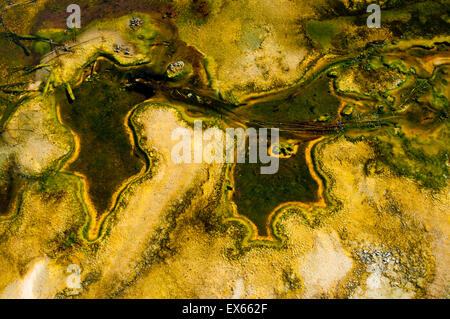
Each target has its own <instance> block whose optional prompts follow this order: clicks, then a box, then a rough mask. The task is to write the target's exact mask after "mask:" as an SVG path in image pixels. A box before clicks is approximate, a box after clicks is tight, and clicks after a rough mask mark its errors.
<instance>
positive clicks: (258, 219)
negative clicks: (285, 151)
mask: <svg viewBox="0 0 450 319" xmlns="http://www.w3.org/2000/svg"><path fill="white" fill-rule="evenodd" d="M305 148H306V144H301V145H299V149H298V151H297V153H296V154H295V155H292V156H291V157H290V158H280V162H279V165H280V166H279V170H278V172H277V173H276V174H274V175H261V174H260V164H251V163H243V164H236V166H235V168H234V181H235V190H234V196H233V200H234V202H235V203H236V205H237V207H238V212H239V214H241V215H243V216H246V217H248V218H249V219H250V220H251V221H252V222H253V223H254V224H255V225H256V227H257V229H258V234H259V235H262V236H266V235H268V234H267V226H268V225H267V223H268V217H269V215H270V214H271V213H272V211H273V210H274V209H275V208H276V207H277V206H279V205H280V204H283V203H286V202H304V203H309V202H315V201H317V200H318V196H317V190H318V185H317V183H316V181H315V180H314V179H313V178H312V176H311V174H310V172H309V168H308V166H307V163H306V157H305ZM255 199H257V200H255Z"/></svg>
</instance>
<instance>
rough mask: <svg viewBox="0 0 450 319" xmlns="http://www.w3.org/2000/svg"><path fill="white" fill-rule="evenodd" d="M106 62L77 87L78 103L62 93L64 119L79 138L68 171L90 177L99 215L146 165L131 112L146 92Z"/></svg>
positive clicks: (61, 105) (61, 102)
mask: <svg viewBox="0 0 450 319" xmlns="http://www.w3.org/2000/svg"><path fill="white" fill-rule="evenodd" d="M101 64H102V65H101V66H100V70H98V74H94V75H93V76H91V78H90V79H89V80H88V81H84V83H83V84H81V85H80V86H78V87H75V88H74V89H73V94H74V96H75V98H76V99H75V100H74V101H73V102H71V100H70V99H68V98H67V96H65V92H64V91H62V90H61V91H60V92H59V103H60V112H61V117H62V121H63V122H64V123H65V124H66V125H68V126H69V127H70V129H71V130H72V131H73V132H74V133H75V134H76V135H77V136H78V138H79V148H80V149H79V154H78V156H77V155H75V156H77V157H76V158H75V160H73V161H72V162H71V163H70V164H69V165H68V170H69V171H72V172H74V173H78V174H82V175H83V176H84V177H85V178H86V182H87V184H88V194H89V198H90V200H91V202H92V203H93V205H94V206H95V208H96V209H97V211H98V212H100V213H102V212H105V211H106V210H108V209H109V207H110V206H111V205H112V204H113V203H112V198H113V194H114V193H115V192H116V191H118V190H120V188H121V185H122V184H123V183H124V182H125V181H127V180H128V179H129V178H131V177H133V176H135V175H138V174H139V173H140V172H141V170H142V169H143V168H144V167H145V165H146V161H145V158H144V157H143V155H142V154H141V153H140V152H139V150H137V149H135V148H134V147H133V143H132V139H133V136H132V134H130V127H129V121H128V114H129V112H130V111H131V110H132V109H133V108H134V106H135V105H137V104H138V103H140V102H142V101H143V100H145V95H144V94H142V93H137V92H133V91H128V90H126V89H125V88H124V85H125V83H126V82H127V81H126V80H127V78H128V77H130V74H129V73H128V74H127V72H121V71H118V70H117V69H116V68H115V67H113V66H112V65H110V64H109V63H106V62H102V63H101ZM129 72H131V71H129ZM131 129H132V128H131ZM130 135H131V136H130Z"/></svg>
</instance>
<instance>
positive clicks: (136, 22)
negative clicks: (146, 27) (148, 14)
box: [130, 17, 144, 30]
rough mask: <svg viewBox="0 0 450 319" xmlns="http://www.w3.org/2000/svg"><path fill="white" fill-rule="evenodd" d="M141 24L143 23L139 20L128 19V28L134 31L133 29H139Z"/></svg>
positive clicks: (134, 18) (135, 18)
mask: <svg viewBox="0 0 450 319" xmlns="http://www.w3.org/2000/svg"><path fill="white" fill-rule="evenodd" d="M143 23H144V21H142V19H141V18H137V17H133V18H131V19H130V28H131V29H133V30H134V29H135V28H139V27H140V26H141V25H142V24H143Z"/></svg>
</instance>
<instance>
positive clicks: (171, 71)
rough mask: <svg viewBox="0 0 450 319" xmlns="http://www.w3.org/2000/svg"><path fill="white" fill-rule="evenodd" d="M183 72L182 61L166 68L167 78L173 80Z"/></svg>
mask: <svg viewBox="0 0 450 319" xmlns="http://www.w3.org/2000/svg"><path fill="white" fill-rule="evenodd" d="M183 70H184V62H183V61H177V62H174V63H172V64H170V65H169V67H168V68H167V76H168V77H169V78H174V77H176V76H177V75H180V74H181V73H183Z"/></svg>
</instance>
